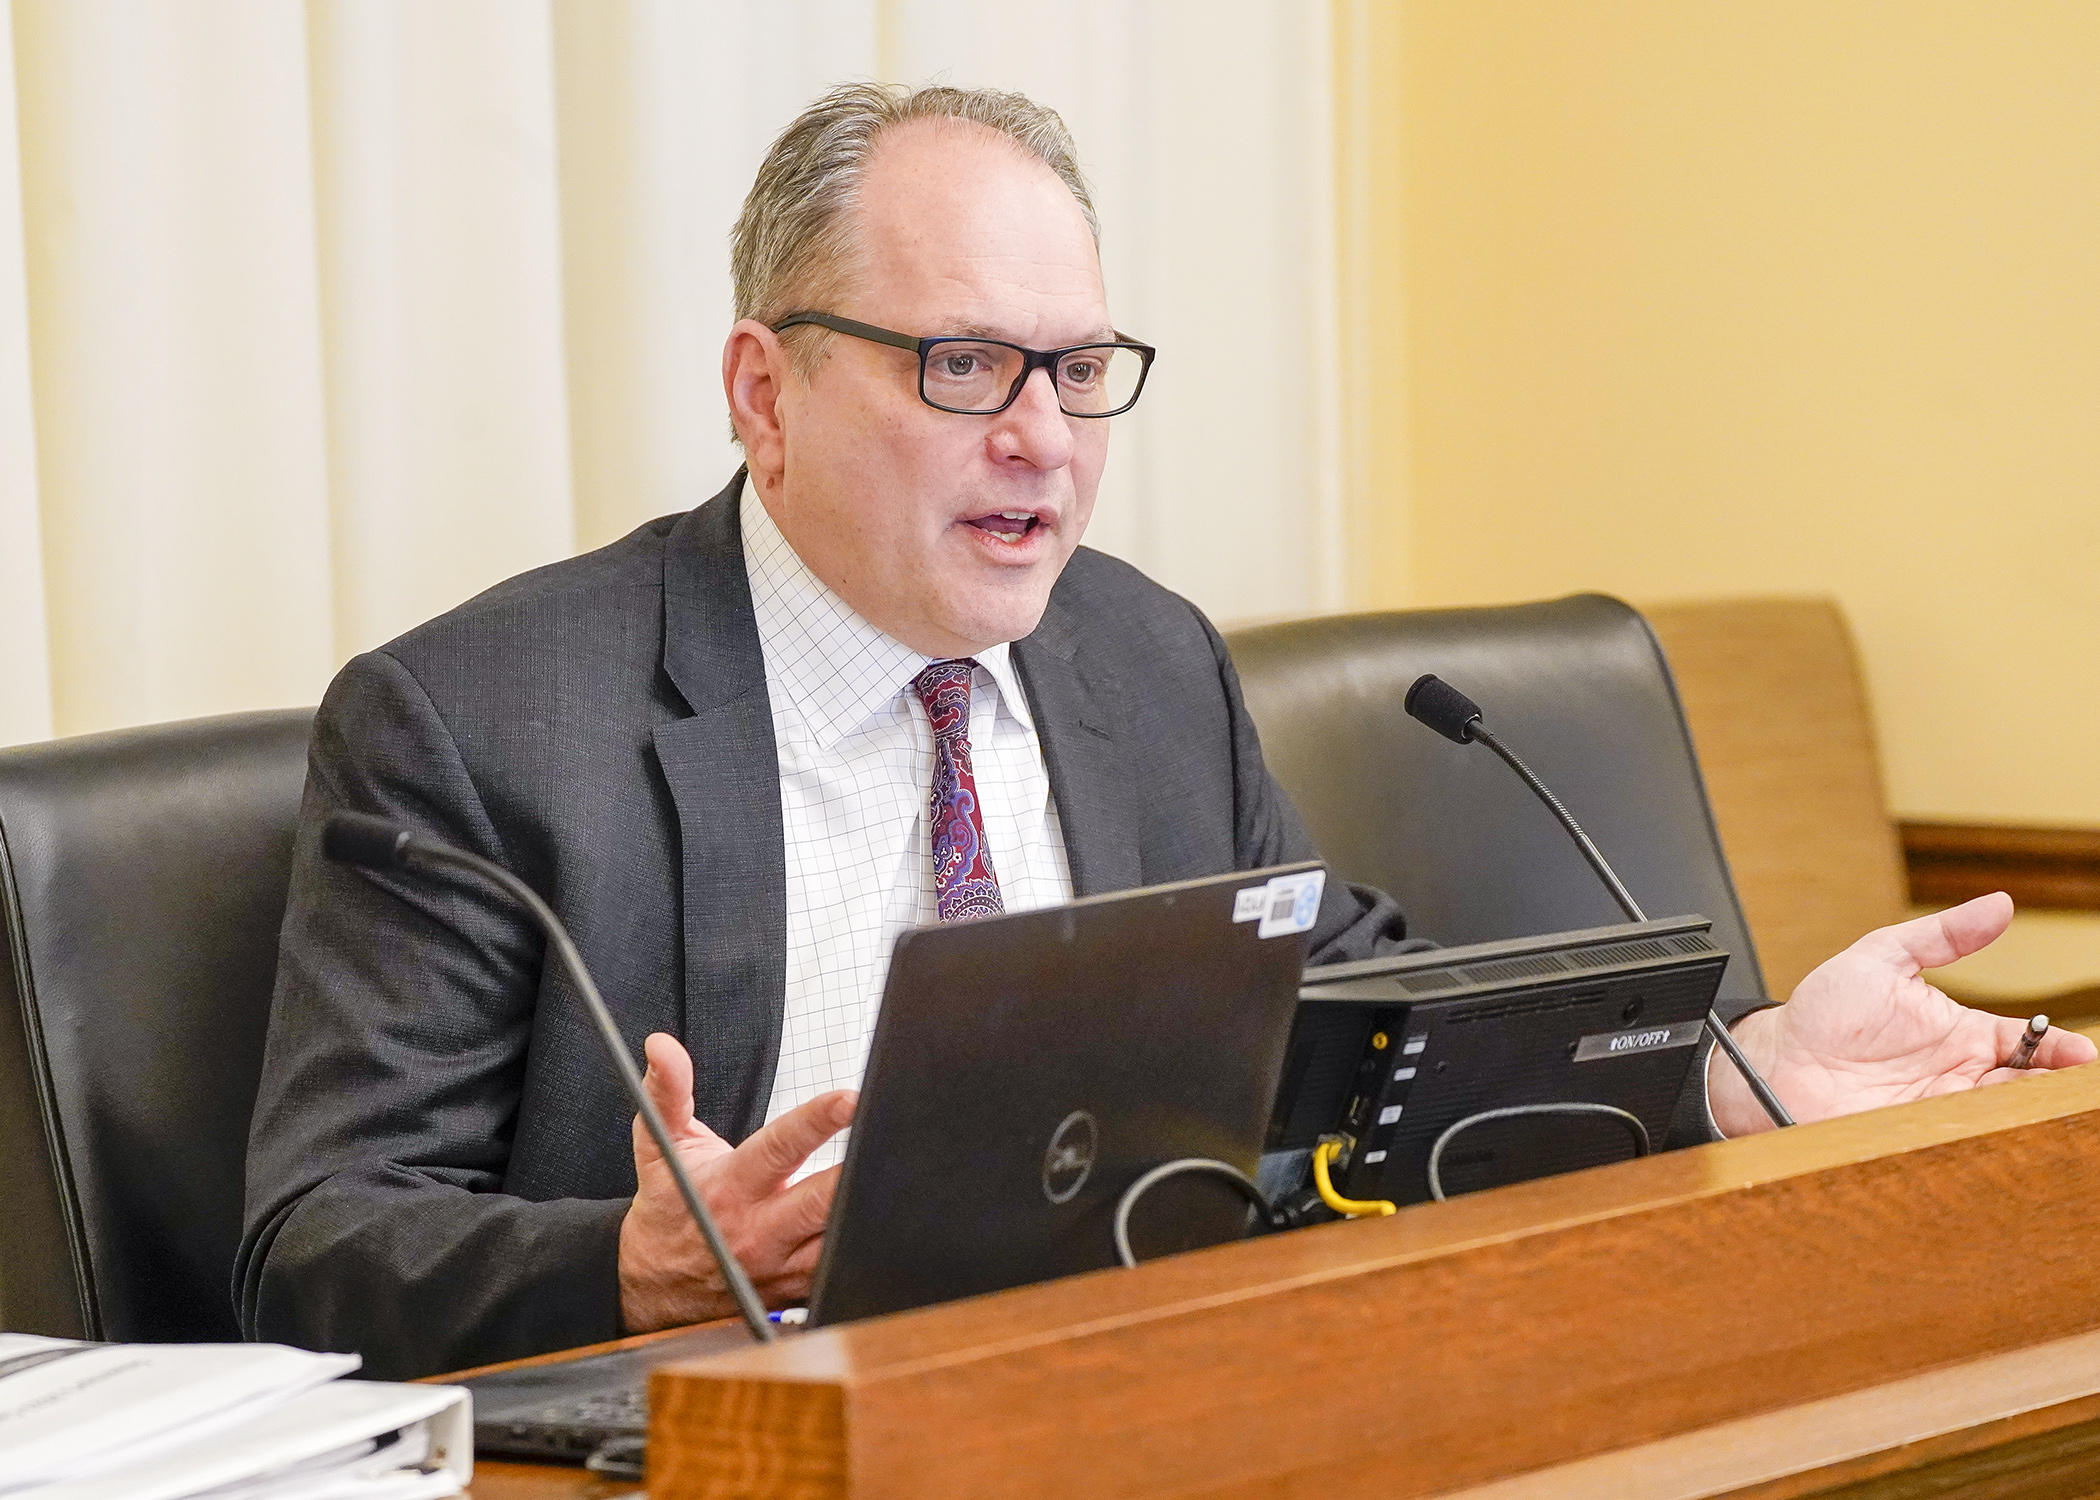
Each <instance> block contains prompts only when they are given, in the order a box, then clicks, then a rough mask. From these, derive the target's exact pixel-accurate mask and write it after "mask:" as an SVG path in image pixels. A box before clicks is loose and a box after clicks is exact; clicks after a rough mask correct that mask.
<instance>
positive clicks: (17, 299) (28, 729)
mask: <svg viewBox="0 0 2100 1500" xmlns="http://www.w3.org/2000/svg"><path fill="white" fill-rule="evenodd" d="M37 511H38V507H37V486H36V427H35V424H34V421H33V420H32V418H31V405H30V393H29V285H28V281H27V279H26V278H25V276H24V273H23V265H22V172H21V150H20V146H19V144H18V142H17V141H16V137H15V69H14V14H13V5H12V0H0V745H9V744H14V743H16V742H17V741H21V740H35V739H42V738H43V737H44V736H46V735H48V734H49V733H51V661H50V640H49V637H48V635H47V633H46V631H45V628H44V547H43V535H42V532H43V528H42V525H41V521H40V518H39V516H38V513H37Z"/></svg>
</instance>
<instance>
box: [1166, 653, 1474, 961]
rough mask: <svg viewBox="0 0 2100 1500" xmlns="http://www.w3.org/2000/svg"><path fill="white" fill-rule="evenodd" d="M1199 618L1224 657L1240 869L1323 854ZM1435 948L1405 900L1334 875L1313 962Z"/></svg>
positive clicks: (1221, 672) (1236, 679) (1316, 931)
mask: <svg viewBox="0 0 2100 1500" xmlns="http://www.w3.org/2000/svg"><path fill="white" fill-rule="evenodd" d="M1197 618H1198V620H1200V621H1201V622H1202V625H1203V631H1204V634H1205V635H1206V636H1208V637H1209V639H1210V649H1211V654H1212V655H1213V656H1214V657H1216V659H1217V663H1218V676H1219V679H1220V680H1221V681H1222V682H1223V684H1224V688H1225V702H1226V708H1227V712H1228V713H1229V714H1230V716H1231V721H1232V766H1233V816H1234V830H1233V838H1234V844H1235V846H1236V853H1237V862H1238V865H1239V867H1240V868H1241V869H1243V870H1253V869H1260V868H1261V867H1262V866H1264V865H1280V864H1287V863H1290V862H1292V861H1295V860H1303V859H1318V858H1319V857H1320V853H1319V851H1318V850H1317V849H1315V848H1314V847H1313V843H1312V838H1311V837H1310V836H1309V835H1308V834H1307V833H1306V831H1305V825H1304V823H1303V822H1301V821H1300V820H1299V817H1298V809H1297V808H1295V807H1293V806H1292V805H1291V799H1290V795H1289V794H1288V793H1287V792H1285V791H1284V789H1283V788H1282V787H1281V786H1279V785H1278V784H1277V782H1276V778H1275V777H1273V776H1271V775H1270V774H1269V768H1268V766H1267V765H1265V764H1264V763H1263V761H1262V757H1261V737H1260V735H1259V734H1257V733H1256V732H1255V728H1254V720H1253V719H1252V718H1251V717H1250V716H1249V715H1248V713H1247V705H1246V702H1245V699H1244V697H1243V695H1242V693H1241V691H1240V676H1239V673H1238V672H1237V671H1235V670H1234V669H1233V665H1232V657H1231V655H1230V654H1229V653H1228V652H1227V651H1226V649H1225V642H1224V640H1223V638H1222V637H1220V636H1219V634H1218V632H1217V630H1216V628H1215V627H1214V626H1212V625H1211V623H1210V621H1209V620H1206V619H1203V617H1202V615H1201V613H1200V612H1199V613H1198V615H1197ZM1434 946H1435V944H1433V943H1430V942H1427V941H1425V940H1423V939H1421V938H1410V937H1409V936H1408V935H1407V920H1406V918H1405V917H1404V916H1403V915H1402V914H1401V911H1400V907H1399V905H1398V903H1396V902H1395V901H1394V900H1393V898H1392V897H1390V896H1388V895H1386V894H1385V893H1384V892H1383V891H1378V890H1373V889H1372V888H1371V887H1370V886H1367V885H1352V884H1350V883H1349V882H1347V881H1342V880H1335V879H1331V878H1330V879H1329V880H1328V882H1327V889H1326V892H1325V894H1324V895H1323V896H1322V897H1321V900H1320V918H1319V921H1318V922H1317V923H1316V924H1315V925H1314V927H1313V930H1312V946H1311V948H1310V950H1309V952H1308V954H1307V957H1306V962H1307V963H1308V964H1332V963H1345V962H1348V961H1350V960H1352V959H1359V958H1372V957H1375V956H1377V955H1379V954H1382V953H1404V952H1412V951H1414V950H1417V949H1422V948H1431V947H1434Z"/></svg>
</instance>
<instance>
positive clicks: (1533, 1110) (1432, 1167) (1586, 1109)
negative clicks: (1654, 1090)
mask: <svg viewBox="0 0 2100 1500" xmlns="http://www.w3.org/2000/svg"><path fill="white" fill-rule="evenodd" d="M1520 1115H1608V1116H1610V1117H1611V1118H1612V1119H1615V1120H1617V1121H1619V1122H1620V1123H1622V1124H1623V1125H1625V1126H1626V1127H1627V1128H1628V1129H1630V1130H1631V1131H1632V1132H1633V1154H1634V1155H1635V1156H1646V1155H1647V1154H1648V1151H1649V1144H1648V1127H1647V1126H1645V1125H1643V1124H1642V1123H1641V1121H1640V1117H1639V1116H1638V1115H1631V1114H1628V1113H1627V1112H1626V1111H1625V1110H1623V1109H1620V1108H1618V1107H1617V1106H1616V1105H1611V1104H1589V1103H1581V1102H1577V1101H1574V1100H1570V1101H1568V1102H1567V1103H1564V1104H1512V1105H1510V1106H1508V1107H1507V1108H1504V1109H1484V1110H1482V1111H1481V1112H1480V1113H1479V1114H1477V1115H1467V1116H1466V1117H1465V1118H1464V1119H1463V1120H1460V1121H1459V1122H1458V1123H1456V1124H1455V1125H1452V1126H1451V1127H1450V1128H1449V1129H1447V1130H1446V1131H1445V1132H1444V1133H1443V1134H1442V1135H1440V1136H1438V1137H1437V1138H1436V1144H1435V1145H1434V1146H1431V1147H1430V1148H1429V1196H1430V1197H1432V1198H1434V1199H1435V1200H1436V1201H1437V1202H1439V1203H1444V1202H1448V1201H1449V1200H1448V1199H1446V1198H1445V1197H1444V1180H1443V1177H1442V1176H1441V1175H1440V1174H1439V1172H1438V1171H1437V1168H1438V1167H1439V1166H1440V1165H1441V1164H1442V1162H1443V1160H1444V1148H1445V1147H1446V1146H1448V1145H1450V1144H1451V1140H1452V1137H1454V1136H1456V1135H1457V1134H1458V1133H1459V1132H1460V1131H1461V1130H1469V1129H1471V1128H1472V1127H1473V1126H1475V1125H1485V1124H1486V1123H1487V1122H1488V1121H1489V1120H1511V1119H1515V1118H1517V1117H1518V1116H1520ZM1313 1160H1314V1161H1315V1162H1316V1163H1317V1162H1318V1161H1319V1157H1317V1156H1315V1157H1314V1158H1313Z"/></svg>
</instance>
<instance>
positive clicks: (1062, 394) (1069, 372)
mask: <svg viewBox="0 0 2100 1500" xmlns="http://www.w3.org/2000/svg"><path fill="white" fill-rule="evenodd" d="M1021 364H1022V354H1021V351H1020V350H1018V349H1014V348H1010V347H1009V346H1007V345H1005V344H991V343H983V344H980V343H976V342H974V341H971V340H967V339H954V340H948V339H943V340H942V341H941V342H940V343H938V344H935V345H934V346H933V347H932V348H931V349H928V350H927V351H926V362H925V376H924V394H925V397H926V399H927V400H928V401H930V402H932V403H933V404H934V405H935V406H941V407H946V408H947V409H948V410H950V411H959V412H990V411H997V410H998V409H999V408H1000V407H1002V406H1004V405H1005V404H1006V398H1007V394H1008V393H1009V392H1010V391H1012V390H1013V388H1014V382H1015V381H1016V380H1018V379H1019V378H1020V375H1021ZM1144 373H1145V361H1144V359H1143V357H1142V356H1140V355H1139V354H1138V353H1137V352H1136V351H1135V350H1132V349H1119V348H1117V347H1116V346H1115V345H1113V344H1094V345H1089V346H1088V347H1086V348H1083V349H1068V350H1066V351H1065V353H1064V354H1063V356H1062V357H1060V358H1059V360H1058V362H1057V370H1056V384H1057V404H1058V405H1059V406H1061V407H1063V408H1064V409H1065V410H1066V411H1068V412H1070V413H1072V414H1073V415H1074V416H1091V415H1095V414H1097V413H1101V412H1112V411H1115V410H1117V409H1118V408H1120V407H1124V406H1128V405H1129V404H1130V402H1131V400H1132V399H1133V398H1134V397H1135V396H1136V395H1137V388H1138V381H1139V380H1140V379H1142V378H1143V376H1144Z"/></svg>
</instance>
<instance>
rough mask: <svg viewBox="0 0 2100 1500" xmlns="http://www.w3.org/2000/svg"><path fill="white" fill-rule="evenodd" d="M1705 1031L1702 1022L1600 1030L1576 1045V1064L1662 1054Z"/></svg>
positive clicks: (1680, 1022) (1696, 1037) (1683, 1044)
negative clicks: (1622, 1029) (1638, 1055)
mask: <svg viewBox="0 0 2100 1500" xmlns="http://www.w3.org/2000/svg"><path fill="white" fill-rule="evenodd" d="M1705 1029H1706V1022H1705V1021H1704V1020H1698V1021H1679V1022H1677V1023H1676V1024H1675V1025H1674V1026H1629V1027H1627V1028H1626V1029H1625V1030H1624V1031H1599V1032H1596V1033H1594V1034H1592V1035H1590V1036H1586V1037H1584V1038H1583V1039H1582V1040H1581V1041H1579V1042H1577V1043H1576V1044H1575V1061H1577V1062H1596V1061H1598V1060H1599V1059H1600V1058H1606V1057H1631V1056H1633V1055H1634V1054H1635V1053H1637V1052H1664V1051H1667V1050H1668V1049H1670V1048H1672V1047H1689V1046H1691V1045H1692V1043H1694V1042H1696V1041H1698V1040H1699V1033H1700V1032H1702V1031H1704V1030H1705Z"/></svg>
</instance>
